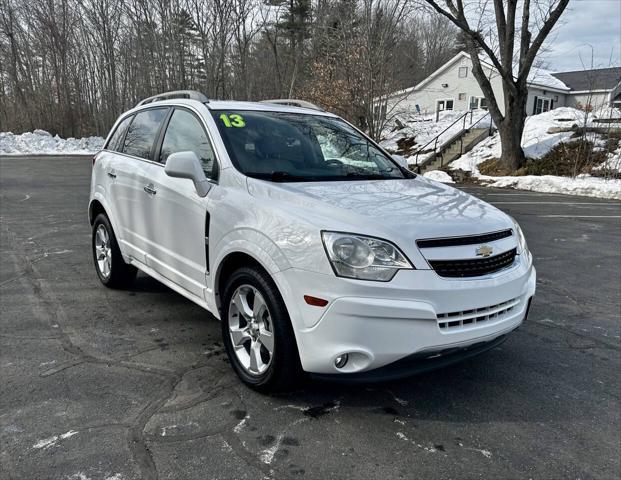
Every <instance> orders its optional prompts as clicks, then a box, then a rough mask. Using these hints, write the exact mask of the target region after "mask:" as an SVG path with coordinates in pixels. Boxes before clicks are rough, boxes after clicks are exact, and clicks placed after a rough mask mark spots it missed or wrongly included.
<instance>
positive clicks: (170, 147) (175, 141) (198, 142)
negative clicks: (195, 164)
mask: <svg viewBox="0 0 621 480" xmlns="http://www.w3.org/2000/svg"><path fill="white" fill-rule="evenodd" d="M188 150H190V151H193V152H194V153H196V155H197V156H198V158H199V159H200V161H201V163H202V164H203V170H204V171H205V175H207V177H209V178H215V177H216V176H217V163H216V158H215V155H214V152H213V148H211V143H210V142H209V138H207V134H206V133H205V130H204V129H203V126H202V125H201V124H200V122H199V120H198V118H196V117H195V116H194V115H192V114H191V113H190V112H188V111H186V110H180V109H177V110H175V112H174V113H173V114H172V117H171V118H170V123H169V124H168V128H167V129H166V134H165V135H164V141H163V142H162V151H161V153H160V158H159V161H160V162H162V163H166V160H167V159H168V156H169V155H170V154H171V153H175V152H184V151H188Z"/></svg>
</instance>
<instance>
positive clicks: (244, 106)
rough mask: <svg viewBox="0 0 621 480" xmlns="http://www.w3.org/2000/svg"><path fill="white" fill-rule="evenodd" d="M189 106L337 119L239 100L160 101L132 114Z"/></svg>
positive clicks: (285, 107) (327, 114)
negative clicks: (203, 101)
mask: <svg viewBox="0 0 621 480" xmlns="http://www.w3.org/2000/svg"><path fill="white" fill-rule="evenodd" d="M160 105H161V106H165V105H169V106H174V105H180V106H187V107H195V108H196V107H197V106H199V105H204V106H205V107H207V108H208V109H209V110H253V111H261V112H286V113H302V114H307V115H322V116H327V117H336V115H334V114H332V113H329V112H324V111H321V110H315V109H311V108H303V107H294V106H291V105H281V104H274V103H263V102H242V101H238V100H209V102H207V103H202V102H200V101H199V100H191V99H186V98H175V99H171V100H159V101H157V102H151V103H147V104H144V105H140V106H138V107H135V108H133V109H132V110H130V111H132V112H139V111H140V110H144V109H147V108H153V107H156V106H160Z"/></svg>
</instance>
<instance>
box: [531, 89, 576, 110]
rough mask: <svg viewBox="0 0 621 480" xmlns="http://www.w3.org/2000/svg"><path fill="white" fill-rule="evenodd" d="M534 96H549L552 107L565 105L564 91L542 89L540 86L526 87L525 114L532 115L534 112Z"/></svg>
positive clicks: (565, 96)
mask: <svg viewBox="0 0 621 480" xmlns="http://www.w3.org/2000/svg"><path fill="white" fill-rule="evenodd" d="M535 97H537V98H541V97H544V98H549V99H550V100H551V101H552V102H553V103H552V108H557V107H565V106H567V95H566V94H564V93H557V92H551V91H550V90H544V89H542V88H535V87H528V99H527V100H526V115H533V114H534V113H535Z"/></svg>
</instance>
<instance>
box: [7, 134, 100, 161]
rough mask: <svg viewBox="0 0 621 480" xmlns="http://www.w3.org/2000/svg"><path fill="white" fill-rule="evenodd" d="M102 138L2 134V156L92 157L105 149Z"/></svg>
mask: <svg viewBox="0 0 621 480" xmlns="http://www.w3.org/2000/svg"><path fill="white" fill-rule="evenodd" d="M103 145H104V139H103V138H102V137H84V138H73V137H71V138H67V139H64V138H61V137H59V136H58V135H56V136H52V134H50V133H49V132H46V131H45V130H35V131H34V132H26V133H22V134H21V135H15V134H13V133H12V132H0V155H32V154H45V155H67V154H71V155H77V154H81V155H90V154H93V153H97V152H98V151H99V150H101V149H102V148H103Z"/></svg>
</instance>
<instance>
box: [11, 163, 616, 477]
mask: <svg viewBox="0 0 621 480" xmlns="http://www.w3.org/2000/svg"><path fill="white" fill-rule="evenodd" d="M90 167H91V162H90V158H88V157H81V158H80V157H57V158H49V157H39V158H6V157H5V158H0V192H1V195H0V224H1V235H0V478H1V479H28V480H34V479H76V480H87V479H88V480H95V479H102V480H129V479H201V480H205V479H261V478H304V479H328V478H335V479H349V478H351V479H359V478H365V479H367V478H368V479H375V478H377V479H387V478H446V479H454V478H468V479H471V478H503V479H504V478H506V479H512V478H516V479H518V478H520V479H521V478H536V479H541V478H549V479H560V478H576V479H577V478H580V479H591V478H598V479H599V478H601V479H608V478H619V476H620V474H621V465H620V460H619V451H620V447H621V434H620V433H619V432H620V431H621V428H620V425H619V423H620V422H619V420H620V418H619V417H620V411H621V409H620V405H619V401H620V395H619V394H620V392H621V388H620V387H621V382H620V378H619V372H620V371H621V355H620V351H621V328H620V325H619V321H620V314H621V306H620V300H621V244H620V242H619V240H620V238H621V220H620V219H619V215H621V203H619V202H613V201H599V200H594V199H586V198H581V197H567V196H562V195H547V194H536V193H528V192H516V191H511V190H493V189H483V188H478V187H465V188H466V189H467V190H469V191H471V192H473V193H474V194H476V195H478V196H480V197H482V198H484V199H486V200H488V201H491V202H492V203H495V204H497V206H498V207H499V208H502V209H504V210H506V211H508V212H509V213H510V214H511V215H513V216H514V217H516V218H517V220H518V221H519V222H520V224H521V225H522V227H523V229H524V231H525V233H526V236H527V238H528V241H529V245H530V247H531V250H532V251H533V254H534V256H535V263H536V266H537V269H538V273H539V282H538V294H537V296H536V297H535V300H534V302H533V307H532V313H531V316H530V318H529V320H528V321H527V323H526V324H525V325H523V327H522V328H521V329H520V330H518V331H517V332H515V333H514V334H513V335H511V336H510V338H509V339H508V341H507V342H505V343H504V344H503V345H501V346H500V347H499V348H496V349H495V350H493V351H491V352H489V353H487V354H484V355H482V356H479V357H477V358H474V359H471V360H467V361H464V362H463V363H461V364H458V365H455V366H453V367H450V368H447V369H444V370H440V371H436V372H432V373H429V374H425V375H421V376H418V377H414V378H411V379H407V380H403V381H400V382H392V383H386V384H374V385H366V386H365V385H359V386H350V385H339V384H329V383H307V384H305V386H304V387H303V388H302V389H301V390H299V391H296V392H294V393H291V394H288V395H280V396H265V395H260V394H257V393H255V392H253V391H251V390H249V389H247V388H245V387H244V386H242V385H241V384H240V382H239V381H238V380H237V378H236V377H235V375H234V373H233V372H232V370H231V368H230V366H229V364H228V362H227V360H226V355H225V354H224V353H223V350H222V344H221V342H220V329H219V325H218V323H217V321H216V320H215V319H214V318H213V317H211V316H210V315H209V314H208V313H207V312H205V311H204V310H202V309H201V308H200V307H198V306H196V305H194V304H193V303H191V302H190V301H188V300H186V299H185V298H183V297H182V296H180V295H177V294H176V293H174V292H172V291H171V290H169V289H168V288H166V287H164V286H163V285H161V284H159V283H158V282H157V281H155V280H152V279H150V278H148V277H147V276H145V275H143V274H140V275H139V277H138V279H137V281H136V283H135V285H134V286H133V287H132V288H131V289H130V290H126V291H115V290H108V289H106V288H104V287H103V286H102V285H101V284H100V283H99V281H98V279H97V276H96V274H95V271H94V267H93V265H92V257H91V252H90V228H89V225H88V221H87V214H86V209H87V201H88V189H89V181H90ZM549 215H567V216H566V217H550V216H549ZM573 216H576V217H575V218H573Z"/></svg>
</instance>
